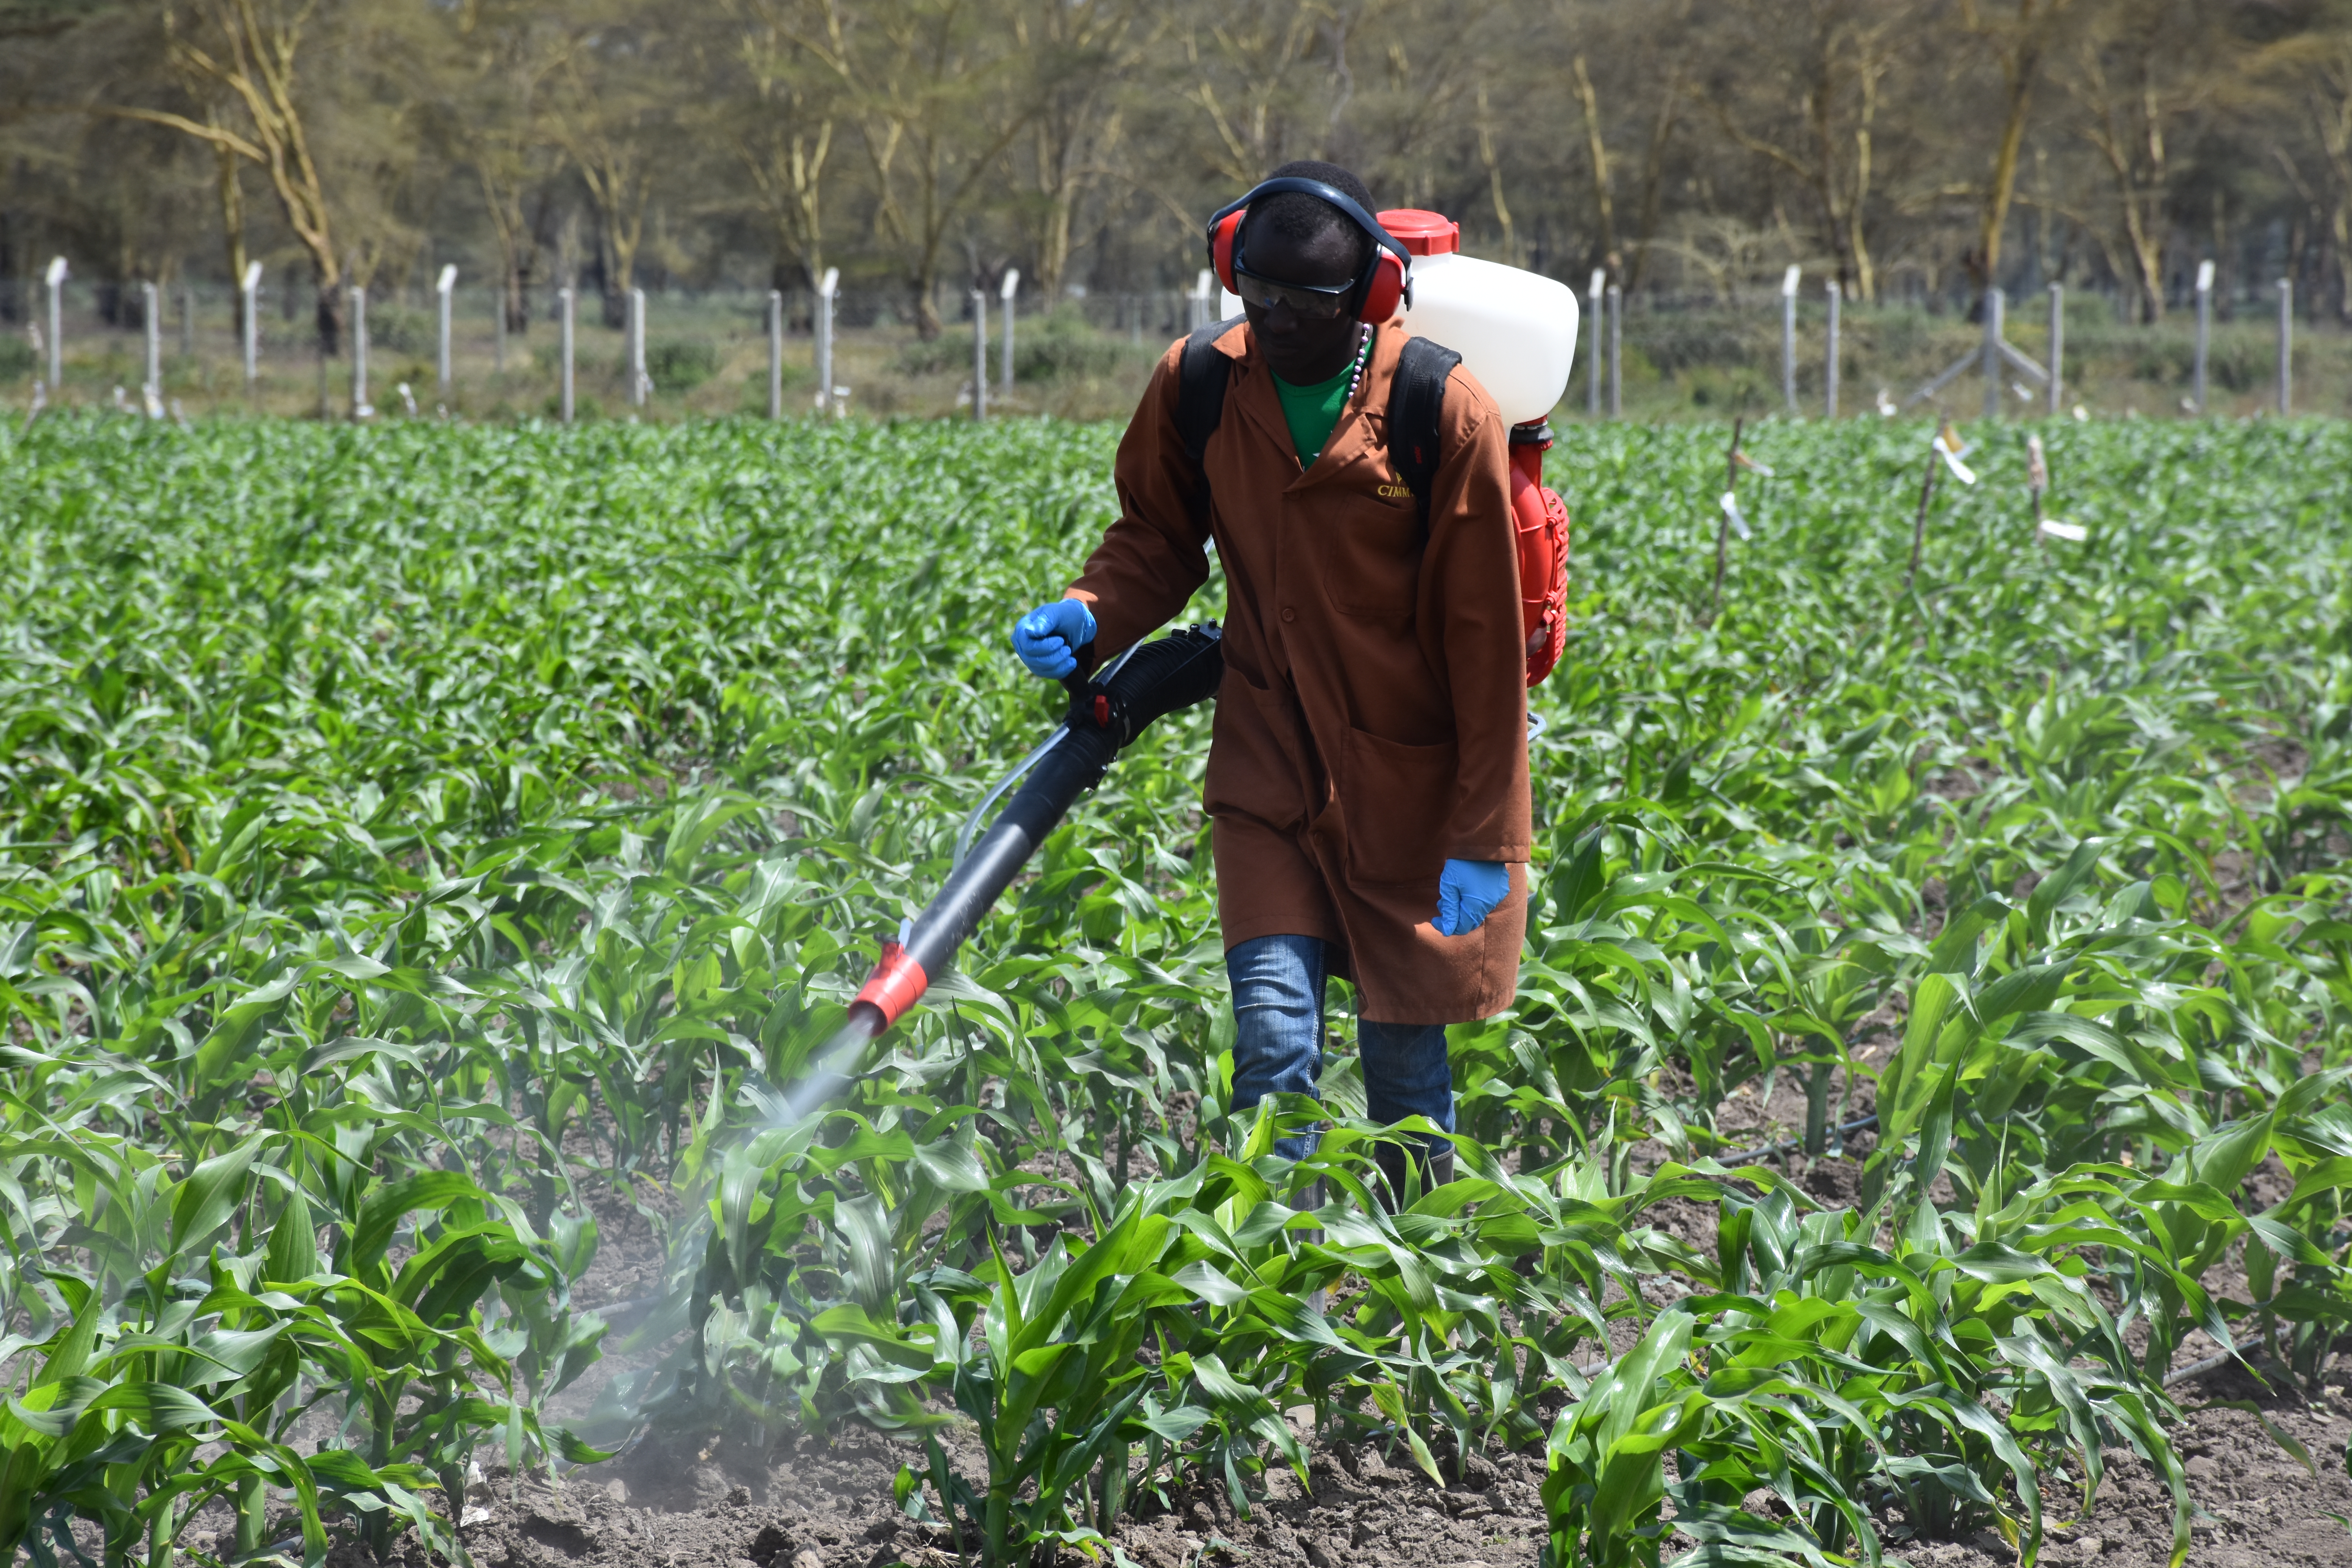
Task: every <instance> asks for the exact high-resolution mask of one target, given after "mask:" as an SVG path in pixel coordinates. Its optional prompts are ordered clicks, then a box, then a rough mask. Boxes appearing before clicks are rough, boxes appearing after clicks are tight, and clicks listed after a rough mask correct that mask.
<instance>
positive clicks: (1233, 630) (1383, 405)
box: [1068, 324, 1528, 1024]
mask: <svg viewBox="0 0 2352 1568" xmlns="http://www.w3.org/2000/svg"><path fill="white" fill-rule="evenodd" d="M1403 341H1404V333H1403V332H1402V330H1400V329H1398V328H1394V327H1382V328H1381V329H1380V331H1379V332H1378V333H1377V334H1376V337H1375V340H1374V343H1373V348H1372V354H1371V361H1370V364H1369V365H1368V366H1367V368H1366V371H1365V374H1364V379H1363V384H1361V385H1360V386H1359V387H1358V388H1357V390H1356V394H1355V395H1354V396H1353V397H1352V398H1350V399H1349V403H1348V405H1347V407H1346V408H1345V409H1344V410H1343V411H1342V412H1341V414H1340V416H1339V424H1338V426H1335V427H1334V428H1333V430H1332V432H1331V437H1330V439H1329V440H1328V442H1326V443H1325V446H1324V450H1323V454H1322V456H1321V457H1320V458H1318V459H1317V461H1316V463H1315V466H1314V467H1313V468H1308V469H1307V471H1306V472H1304V473H1301V472H1300V471H1299V467H1298V459H1297V456H1296V454H1295V452H1294V451H1293V449H1292V447H1291V444H1290V434H1289V429H1288V426H1286V425H1285V424H1284V423H1283V418H1282V405H1281V403H1280V402H1279V401H1278V399H1277V398H1276V395H1275V389H1274V381H1273V376H1272V374H1271V373H1270V372H1269V371H1268V370H1267V369H1266V367H1265V361H1264V360H1263V359H1262V358H1260V357H1259V355H1258V354H1257V353H1256V352H1255V349H1254V348H1253V347H1252V344H1251V338H1250V333H1249V329H1248V328H1247V327H1246V326H1245V325H1241V324H1236V325H1235V327H1234V330H1233V331H1230V332H1227V333H1226V334H1225V335H1224V337H1223V339H1221V340H1220V341H1219V342H1218V345H1217V346H1218V348H1219V349H1220V350H1221V351H1222V352H1223V353H1225V354H1226V355H1227V356H1228V357H1229V358H1231V359H1232V360H1233V362H1234V363H1233V365H1232V367H1231V380H1230V382H1229V384H1228V385H1227V388H1226V393H1225V405H1224V415H1223V419H1222V421H1221V422H1220V424H1219V426H1218V427H1217V431H1216V434H1215V435H1214V436H1213V437H1211V438H1210V441H1209V447H1208V454H1207V458H1206V459H1205V462H1204V464H1203V467H1204V468H1206V470H1207V474H1208V479H1209V488H1210V510H1209V516H1208V519H1207V529H1206V531H1203V530H1202V528H1201V527H1200V526H1199V525H1198V524H1196V523H1195V521H1193V516H1192V506H1191V502H1192V494H1193V485H1194V471H1193V468H1192V463H1191V462H1190V460H1189V459H1188V458H1186V456H1185V452H1184V444H1183V440H1182V438H1181V437H1180V436H1179V435H1178V434H1177V430H1176V422H1175V415H1176V396H1177V360H1178V357H1179V355H1180V354H1181V351H1182V346H1183V345H1182V344H1181V342H1180V343H1178V344H1177V345H1176V346H1175V347H1173V348H1171V349H1170V351H1169V352H1168V353H1167V354H1166V355H1165V356H1163V357H1162V358H1161V360H1160V366H1159V368H1158V370H1157V371H1155V372H1154V373H1153V374H1152V378H1151V384H1150V388H1149V389H1148V390H1147V391H1146V392H1145V393H1144V395H1143V402H1142V405H1141V406H1140V407H1139V408H1138V409H1137V411H1136V415H1135V419H1134V422H1133V423H1132V424H1130V425H1129V426H1128V430H1127V436H1126V437H1125V439H1124V440H1122V441H1121V442H1120V444H1119V448H1118V468H1117V475H1116V477H1117V481H1118V499H1119V518H1118V521H1116V522H1114V523H1113V524H1111V526H1110V529H1109V531H1108V532H1106V533H1105V534H1104V536H1103V542H1102V543H1101V545H1100V546H1099V547H1098V548H1097V550H1096V551H1095V552H1094V554H1093V556H1092V557H1091V558H1090V559H1089V560H1088V561H1087V565H1086V571H1085V573H1084V574H1082V575H1081V576H1080V577H1079V578H1078V580H1077V582H1076V584H1073V585H1072V586H1071V587H1070V589H1069V591H1068V596H1069V597H1071V598H1076V599H1083V600H1086V601H1087V602H1088V604H1090V605H1092V607H1093V613H1094V616H1095V620H1096V624H1097V628H1098V629H1097V637H1096V642H1095V650H1096V652H1097V654H1098V655H1099V656H1100V657H1103V658H1109V657H1111V656H1113V655H1115V654H1117V653H1118V651H1119V650H1120V649H1122V648H1124V647H1127V646H1128V645H1129V644H1130V643H1132V642H1135V641H1137V640H1138V639H1139V638H1141V637H1147V636H1149V635H1150V633H1151V632H1152V631H1153V630H1154V629H1155V628H1156V627H1158V626H1160V625H1161V624H1162V623H1164V622H1166V621H1168V620H1170V619H1171V618H1173V617H1174V616H1176V615H1177V614H1178V613H1179V612H1180V611H1181V610H1182V608H1183V607H1184V604H1185V601H1186V600H1188V599H1190V598H1191V597H1192V593H1193V591H1194V590H1195V589H1197V588H1199V587H1200V586H1201V584H1202V583H1203V582H1204V581H1205V580H1206V579H1207V577H1208V563H1207V560H1206V558H1205V556H1204V554H1203V546H1204V544H1205V543H1207V542H1208V541H1209V540H1210V539H1212V538H1213V540H1214V541H1215V543H1216V548H1217V554H1218V557H1219V559H1220V560H1221V561H1222V562H1223V565H1224V570H1225V580H1226V588H1227V597H1228V604H1229V607H1228V609H1227V612H1226V616H1225V622H1224V657H1225V675H1224V684H1223V686H1222V687H1221V688H1220V689H1219V690H1218V694H1217V710H1216V721H1215V728H1214V731H1213V741H1212V742H1211V745H1210V750H1209V768H1208V780H1207V785H1206V788H1205V789H1204V790H1203V792H1202V795H1203V798H1202V805H1203V807H1204V809H1205V810H1206V811H1207V813H1208V815H1209V816H1210V818H1211V819H1212V825H1213V826H1212V837H1213V844H1214V847H1215V852H1216V860H1217V889H1218V912H1219V915H1220V916H1221V918H1222V921H1223V927H1224V940H1225V945H1226V946H1227V947H1228V948H1230V947H1232V946H1234V944H1236V943H1238V942H1247V941H1249V940H1251V939H1253V938H1255V937H1261V936H1273V935H1284V934H1286V935H1295V936H1313V937H1320V938H1322V939H1323V940H1324V941H1325V942H1328V943H1329V944H1331V948H1330V956H1331V960H1332V968H1333V972H1334V973H1340V974H1345V975H1348V976H1349V977H1350V978H1352V979H1353V980H1354V981H1355V983H1356V984H1357V987H1358V989H1359V991H1360V994H1361V999H1362V1016H1364V1017H1366V1018H1369V1019H1372V1020H1374V1021H1377V1022H1382V1023H1398V1024H1452V1023H1462V1022H1465V1021H1467V1020H1469V1019H1473V1018H1480V1017H1485V1016H1489V1015H1491V1014H1494V1013H1497V1012H1500V1011H1501V1010H1502V1009H1504V1008H1505V1007H1507V1006H1509V1005H1510V1003H1511V998H1512V996H1513V994H1515V992H1516V991H1517V985H1518V961H1519V946H1520V942H1521V941H1522V939H1523V938H1524V937H1525V935H1526V931H1527V873H1526V861H1527V858H1528V748H1527V670H1526V663H1527V660H1526V652H1525V647H1524V641H1523V638H1522V637H1521V634H1520V630H1519V591H1518V557H1517V550H1516V547H1515V544H1514V534H1513V527H1512V521H1511V510H1510V504H1509V500H1508V495H1509V492H1508V490H1507V488H1506V487H1507V479H1508V467H1509V459H1508V457H1507V445H1506V438H1507V434H1508V432H1507V426H1505V425H1504V424H1503V421H1502V417H1501V416H1500V414H1499V413H1497V411H1496V407H1495V404H1494V400H1493V399H1491V398H1489V397H1488V396H1487V395H1486V389H1485V388H1483V387H1481V386H1480V385H1479V384H1477V383H1476V382H1475V380H1473V379H1472V378H1471V377H1470V375H1469V374H1467V373H1466V372H1465V371H1462V370H1459V369H1457V370H1456V371H1455V372H1454V379H1453V381H1452V383H1451V384H1449V385H1448V386H1447V388H1446V395H1445V414H1444V423H1443V426H1442V428H1441V437H1442V439H1441V443H1440V447H1439V464H1440V466H1439V469H1438V475H1437V480H1436V485H1435V491H1436V493H1435V494H1434V496H1433V498H1432V504H1431V507H1430V514H1429V526H1428V531H1427V533H1426V535H1424V533H1423V528H1422V522H1421V514H1420V510H1419V509H1418V508H1417V507H1416V505H1415V504H1414V501H1413V499H1412V494H1411V492H1410V491H1408V490H1407V489H1405V487H1404V485H1403V484H1402V481H1401V480H1400V479H1399V478H1398V477H1397V475H1396V472H1395V470H1394V469H1393V468H1391V465H1390V463H1389V459H1388V451H1387V446H1386V426H1387V423H1388V418H1387V414H1388V401H1389V383H1390V379H1391V376H1392V374H1394V372H1395V368H1396V363H1397V355H1398V353H1399V351H1400V348H1401V346H1402V343H1403ZM1447 858H1458V859H1464V860H1502V861H1507V862H1509V863H1510V866H1511V894H1510V897H1509V898H1508V899H1507V900H1505V901H1504V903H1503V904H1502V905H1501V906H1500V907H1499V908H1497V909H1496V910H1495V911H1494V912H1493V913H1492V914H1490V915H1489V916H1487V918H1486V923H1485V924H1484V925H1482V926H1481V927H1479V928H1478V929H1477V930H1476V931H1471V932H1469V933H1467V934H1465V935H1463V936H1458V937H1445V936H1440V935H1438V934H1437V932H1436V931H1435V929H1434V928H1433V926H1432V925H1431V923H1430V922H1431V921H1432V920H1433V918H1434V917H1435V915H1436V911H1437V877H1438V872H1439V870H1440V868H1442V867H1443V866H1444V862H1445V861H1446V859H1447Z"/></svg>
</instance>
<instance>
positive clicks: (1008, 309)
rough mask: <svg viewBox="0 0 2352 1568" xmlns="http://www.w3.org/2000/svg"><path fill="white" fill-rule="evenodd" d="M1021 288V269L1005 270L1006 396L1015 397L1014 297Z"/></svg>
mask: <svg viewBox="0 0 2352 1568" xmlns="http://www.w3.org/2000/svg"><path fill="white" fill-rule="evenodd" d="M1020 287H1021V268H1018V267H1008V268H1005V269H1004V287H1003V290H1002V292H1003V298H1004V355H1003V358H1004V395H1005V396H1007V397H1010V396H1012V395H1013V292H1014V290H1016V289H1019V288H1020Z"/></svg>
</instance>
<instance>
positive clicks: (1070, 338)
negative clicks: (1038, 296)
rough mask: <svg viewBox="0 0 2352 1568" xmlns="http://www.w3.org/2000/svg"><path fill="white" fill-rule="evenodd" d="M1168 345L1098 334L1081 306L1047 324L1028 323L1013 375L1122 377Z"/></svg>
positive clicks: (1017, 342)
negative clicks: (1125, 371)
mask: <svg viewBox="0 0 2352 1568" xmlns="http://www.w3.org/2000/svg"><path fill="white" fill-rule="evenodd" d="M1163 347H1164V345H1158V344H1152V343H1132V342H1128V341H1127V340H1126V339H1125V338H1123V337H1120V336H1118V335H1117V334H1116V333H1112V332H1105V331H1097V329H1096V328H1094V327H1093V326H1090V325H1089V324H1087V319H1086V317H1085V316H1083V315H1081V314H1080V313H1079V312H1078V311H1077V310H1076V308H1074V307H1070V306H1065V307H1063V308H1062V309H1061V310H1055V312H1054V313H1053V314H1052V315H1050V316H1047V317H1045V318H1044V319H1043V320H1041V321H1029V322H1024V323H1023V324H1022V327H1021V329H1020V331H1017V332H1016V333H1015V334H1014V335H1013V379H1014V380H1015V381H1060V380H1064V379H1066V378H1080V377H1085V376H1099V375H1116V374H1118V373H1119V372H1121V371H1124V370H1128V369H1131V368H1140V367H1141V366H1144V365H1148V364H1150V363H1152V362H1153V361H1154V360H1156V359H1158V358H1159V357H1160V353H1161V352H1162V348H1163Z"/></svg>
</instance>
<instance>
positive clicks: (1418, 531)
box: [1316, 498, 1427, 626]
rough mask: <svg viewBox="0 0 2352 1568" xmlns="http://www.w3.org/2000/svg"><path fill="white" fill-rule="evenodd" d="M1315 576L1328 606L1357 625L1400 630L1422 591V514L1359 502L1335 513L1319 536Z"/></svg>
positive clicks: (1405, 505)
mask: <svg viewBox="0 0 2352 1568" xmlns="http://www.w3.org/2000/svg"><path fill="white" fill-rule="evenodd" d="M1324 540H1325V542H1324V544H1323V545H1322V547H1321V552H1320V559H1318V561H1317V562H1316V574H1317V575H1318V577H1320V578H1321V579H1322V583H1323V595H1324V597H1325V599H1326V600H1328V602H1329V604H1330V605H1331V607H1332V608H1333V609H1335V610H1337V611H1339V613H1340V614H1341V615H1343V616H1349V617H1351V618H1353V619H1356V620H1366V621H1376V622H1379V623H1381V624H1382V625H1384V626H1403V625H1405V624H1407V623H1409V622H1411V621H1412V617H1413V611H1414V607H1415V604H1414V602H1415V600H1416V598H1417V597H1418V595H1419V593H1420V590H1421V556H1422V551H1423V546H1424V545H1425V544H1426V543H1427V540H1425V539H1424V538H1423V530H1422V526H1421V510H1420V509H1419V508H1418V507H1416V506H1415V505H1414V504H1413V503H1412V500H1411V499H1410V498H1408V499H1407V500H1403V501H1402V502H1395V501H1379V500H1367V499H1363V498H1357V499H1355V500H1352V501H1351V502H1350V503H1349V505H1347V506H1346V507H1344V508H1341V509H1337V515H1335V516H1334V517H1333V518H1332V519H1331V522H1330V526H1329V528H1328V530H1327V531H1325V533H1324Z"/></svg>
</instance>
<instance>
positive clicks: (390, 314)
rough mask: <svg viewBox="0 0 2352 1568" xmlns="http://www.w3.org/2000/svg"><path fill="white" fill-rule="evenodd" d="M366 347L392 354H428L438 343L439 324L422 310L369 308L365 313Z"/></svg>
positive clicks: (390, 307)
mask: <svg viewBox="0 0 2352 1568" xmlns="http://www.w3.org/2000/svg"><path fill="white" fill-rule="evenodd" d="M367 329H368V346H369V347H371V348H378V349H389V350H390V351H392V352H393V353H402V354H421V353H432V352H433V350H434V349H435V347H436V346H437V345H438V344H439V342H440V341H441V328H440V322H439V321H438V320H437V319H436V318H435V317H434V316H433V315H431V314H430V313H428V312H426V311H424V310H404V309H403V308H402V307H400V306H398V305H371V306H369V307H368V314H367Z"/></svg>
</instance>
